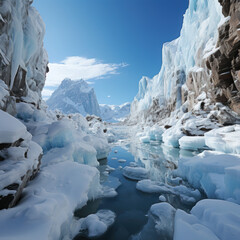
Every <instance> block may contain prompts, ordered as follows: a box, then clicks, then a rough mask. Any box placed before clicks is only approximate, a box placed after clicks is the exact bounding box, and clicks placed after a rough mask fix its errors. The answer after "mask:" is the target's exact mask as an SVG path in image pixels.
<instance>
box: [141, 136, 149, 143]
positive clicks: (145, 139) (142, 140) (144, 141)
mask: <svg viewBox="0 0 240 240" xmlns="http://www.w3.org/2000/svg"><path fill="white" fill-rule="evenodd" d="M140 141H141V142H142V143H150V137H149V136H144V137H140Z"/></svg>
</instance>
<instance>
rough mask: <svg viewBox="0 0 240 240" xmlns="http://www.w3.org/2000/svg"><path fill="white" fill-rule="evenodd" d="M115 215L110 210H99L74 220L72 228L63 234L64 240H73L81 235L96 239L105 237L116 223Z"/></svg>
mask: <svg viewBox="0 0 240 240" xmlns="http://www.w3.org/2000/svg"><path fill="white" fill-rule="evenodd" d="M115 217H116V215H115V213H114V212H112V211H110V210H104V209H102V210H99V211H98V212H97V213H95V214H90V215H88V216H87V217H85V218H80V219H78V220H77V219H74V220H73V221H72V222H71V224H70V227H69V228H68V229H66V230H65V231H64V233H63V236H62V239H63V240H70V239H73V238H74V237H75V236H76V235H78V234H80V235H82V236H84V237H88V238H96V237H99V236H101V235H103V234H104V233H105V232H106V231H107V229H108V228H109V227H110V226H111V225H112V224H113V223H114V221H115Z"/></svg>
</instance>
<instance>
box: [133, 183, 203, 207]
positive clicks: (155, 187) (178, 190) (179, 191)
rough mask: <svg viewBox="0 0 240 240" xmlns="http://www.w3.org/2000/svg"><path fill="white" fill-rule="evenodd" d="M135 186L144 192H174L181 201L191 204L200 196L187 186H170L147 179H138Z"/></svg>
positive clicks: (196, 191)
mask: <svg viewBox="0 0 240 240" xmlns="http://www.w3.org/2000/svg"><path fill="white" fill-rule="evenodd" d="M136 188H137V189H138V190H140V191H142V192H146V193H167V194H174V195H177V196H179V197H180V199H181V201H182V202H183V203H185V204H192V203H194V202H197V201H198V200H200V198H201V194H200V192H199V191H198V190H197V189H192V188H188V187H186V186H184V185H179V186H170V185H167V184H164V183H161V182H156V181H151V180H149V179H146V180H141V181H139V182H138V183H137V186H136Z"/></svg>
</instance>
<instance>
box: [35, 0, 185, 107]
mask: <svg viewBox="0 0 240 240" xmlns="http://www.w3.org/2000/svg"><path fill="white" fill-rule="evenodd" d="M33 6H35V7H36V8H37V10H38V11H39V12H40V14H41V16H42V18H43V20H44V22H45V24H46V35H45V40H44V45H45V48H46V49H47V52H48V55H49V62H50V65H49V66H50V73H49V75H48V79H47V82H46V88H45V92H44V94H45V95H47V91H46V90H47V89H51V90H53V89H54V88H56V87H57V85H58V84H59V83H60V82H61V80H63V79H61V78H64V77H71V78H73V79H78V78H84V79H86V80H87V81H88V82H90V83H92V84H93V85H92V86H94V88H95V91H96V94H97V98H98V101H99V103H106V104H122V103H124V102H127V101H132V100H133V98H134V96H135V95H136V94H137V91H138V82H139V80H140V78H141V77H142V76H149V77H153V76H154V75H156V74H157V73H158V72H159V70H160V67H161V61H162V45H163V43H165V42H168V41H171V40H173V39H175V38H177V37H178V36H179V34H180V30H181V26H182V21H183V14H184V13H185V11H186V9H187V7H188V0H35V1H34V3H33ZM50 92H51V91H48V94H49V93H50Z"/></svg>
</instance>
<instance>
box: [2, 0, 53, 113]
mask: <svg viewBox="0 0 240 240" xmlns="http://www.w3.org/2000/svg"><path fill="white" fill-rule="evenodd" d="M31 3H32V0H4V1H0V79H2V80H3V81H4V82H5V83H6V85H7V86H8V87H9V89H10V91H11V95H12V96H13V97H16V98H19V99H21V100H23V101H27V102H31V103H34V104H35V105H38V103H39V100H40V96H41V91H42V88H43V86H44V83H45V75H46V72H47V63H48V56H47V53H46V51H45V49H44V48H43V37H44V33H45V26H44V23H43V21H42V19H41V17H40V15H39V13H38V12H37V11H36V10H35V8H33V7H32V6H31ZM4 110H5V109H4Z"/></svg>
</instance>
